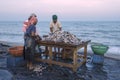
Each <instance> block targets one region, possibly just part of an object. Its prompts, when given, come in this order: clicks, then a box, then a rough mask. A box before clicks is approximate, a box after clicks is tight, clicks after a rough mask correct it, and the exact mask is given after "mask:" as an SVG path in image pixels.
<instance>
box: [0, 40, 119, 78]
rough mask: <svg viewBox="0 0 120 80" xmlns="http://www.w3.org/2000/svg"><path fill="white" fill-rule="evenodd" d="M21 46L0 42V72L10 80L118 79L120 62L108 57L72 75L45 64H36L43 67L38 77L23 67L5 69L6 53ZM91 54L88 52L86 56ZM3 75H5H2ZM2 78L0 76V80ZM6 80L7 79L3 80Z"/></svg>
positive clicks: (83, 67)
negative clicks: (101, 62)
mask: <svg viewBox="0 0 120 80" xmlns="http://www.w3.org/2000/svg"><path fill="white" fill-rule="evenodd" d="M18 45H22V44H17V43H10V42H0V50H1V51H0V57H1V58H0V60H1V61H0V64H4V65H3V66H0V70H5V71H8V72H9V73H10V74H11V75H12V76H11V75H10V74H9V75H8V78H10V79H11V80H12V79H13V80H33V79H34V80H119V79H120V60H118V59H115V58H110V57H104V63H103V65H98V64H93V68H92V69H88V68H87V67H86V65H85V64H84V65H82V66H80V67H79V68H78V70H77V72H76V73H74V72H73V71H72V70H71V69H69V68H66V67H62V66H57V65H52V66H49V65H48V64H45V63H41V62H39V63H36V64H39V65H42V66H44V67H45V69H44V70H43V71H42V72H41V74H40V75H38V74H37V73H35V72H33V71H29V70H28V69H27V68H26V66H25V65H22V66H18V67H7V66H6V65H7V64H6V63H5V61H4V59H5V58H6V56H8V55H9V53H8V52H7V50H8V48H10V47H11V46H18ZM89 54H92V53H91V52H89V51H88V55H89ZM5 64H6V65H5ZM4 74H5V73H4ZM3 77H4V76H1V75H0V79H2V78H3ZM5 80H8V79H5Z"/></svg>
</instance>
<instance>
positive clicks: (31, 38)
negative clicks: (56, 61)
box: [25, 17, 38, 70]
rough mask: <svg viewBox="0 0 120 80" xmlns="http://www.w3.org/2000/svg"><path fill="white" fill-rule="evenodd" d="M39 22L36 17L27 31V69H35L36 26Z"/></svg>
mask: <svg viewBox="0 0 120 80" xmlns="http://www.w3.org/2000/svg"><path fill="white" fill-rule="evenodd" d="M37 22H38V20H37V18H36V17H33V18H32V19H31V24H30V26H29V27H28V28H27V29H26V33H25V34H26V41H25V42H26V45H25V59H26V61H27V67H28V68H29V69H30V70H31V69H33V62H34V53H35V47H36V42H35V36H36V24H37Z"/></svg>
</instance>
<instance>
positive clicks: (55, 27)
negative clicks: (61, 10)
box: [50, 15, 62, 33]
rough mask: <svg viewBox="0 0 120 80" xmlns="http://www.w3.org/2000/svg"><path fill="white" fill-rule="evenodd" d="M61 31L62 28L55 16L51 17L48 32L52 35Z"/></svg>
mask: <svg viewBox="0 0 120 80" xmlns="http://www.w3.org/2000/svg"><path fill="white" fill-rule="evenodd" d="M58 30H62V26H61V24H60V22H59V21H58V17H57V15H53V16H52V22H51V23H50V32H52V33H54V32H55V31H58Z"/></svg>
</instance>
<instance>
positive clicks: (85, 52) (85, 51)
mask: <svg viewBox="0 0 120 80" xmlns="http://www.w3.org/2000/svg"><path fill="white" fill-rule="evenodd" d="M84 58H85V60H87V45H85V46H84Z"/></svg>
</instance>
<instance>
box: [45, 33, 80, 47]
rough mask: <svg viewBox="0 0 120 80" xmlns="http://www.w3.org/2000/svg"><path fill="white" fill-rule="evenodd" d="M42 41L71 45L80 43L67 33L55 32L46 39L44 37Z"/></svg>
mask: <svg viewBox="0 0 120 80" xmlns="http://www.w3.org/2000/svg"><path fill="white" fill-rule="evenodd" d="M44 40H46V41H54V42H64V43H68V44H73V45H78V44H80V43H81V40H80V39H78V38H77V37H76V36H75V35H73V34H71V33H70V32H67V31H56V32H54V33H50V34H49V35H48V36H47V37H45V39H44Z"/></svg>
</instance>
